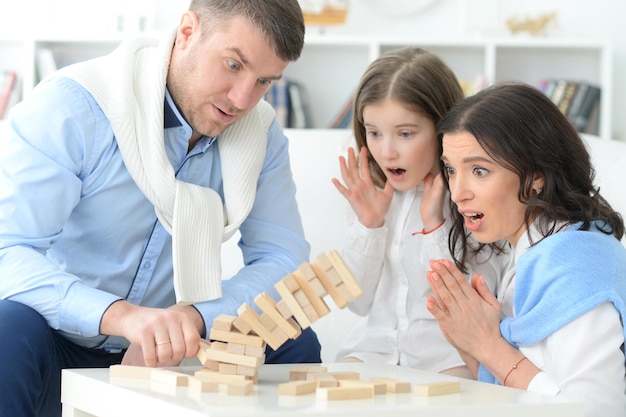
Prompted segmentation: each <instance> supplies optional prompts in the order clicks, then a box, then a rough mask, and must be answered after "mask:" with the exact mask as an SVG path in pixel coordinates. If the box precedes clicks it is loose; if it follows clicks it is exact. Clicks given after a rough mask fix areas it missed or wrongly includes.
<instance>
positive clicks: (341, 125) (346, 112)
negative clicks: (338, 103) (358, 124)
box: [330, 93, 354, 129]
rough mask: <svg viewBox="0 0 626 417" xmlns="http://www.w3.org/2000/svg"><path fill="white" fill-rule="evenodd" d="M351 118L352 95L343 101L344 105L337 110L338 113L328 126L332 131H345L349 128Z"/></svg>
mask: <svg viewBox="0 0 626 417" xmlns="http://www.w3.org/2000/svg"><path fill="white" fill-rule="evenodd" d="M352 116H354V93H352V94H350V97H348V99H347V100H346V101H345V103H344V105H343V106H342V107H341V109H339V113H337V116H335V120H333V122H332V124H331V125H330V127H331V128H333V129H347V128H350V127H351V122H352Z"/></svg>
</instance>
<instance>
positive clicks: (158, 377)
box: [150, 368, 189, 387]
mask: <svg viewBox="0 0 626 417" xmlns="http://www.w3.org/2000/svg"><path fill="white" fill-rule="evenodd" d="M188 377H189V375H187V374H184V373H182V372H175V371H171V370H169V369H160V368H152V373H151V374H150V380H151V381H152V382H158V383H160V384H165V385H169V386H171V387H186V386H187V379H188Z"/></svg>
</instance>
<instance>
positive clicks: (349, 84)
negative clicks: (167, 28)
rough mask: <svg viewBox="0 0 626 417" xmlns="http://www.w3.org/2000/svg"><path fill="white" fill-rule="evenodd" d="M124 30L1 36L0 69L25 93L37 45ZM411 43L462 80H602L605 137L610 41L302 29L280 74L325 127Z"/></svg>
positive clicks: (89, 45) (76, 54)
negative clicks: (299, 46) (299, 43)
mask: <svg viewBox="0 0 626 417" xmlns="http://www.w3.org/2000/svg"><path fill="white" fill-rule="evenodd" d="M122 36H123V35H121V34H120V35H114V36H109V37H106V36H105V37H100V38H97V37H94V38H81V39H72V38H56V39H55V38H45V39H43V38H36V39H26V40H24V39H0V70H2V69H12V70H14V71H17V73H18V74H19V76H20V77H21V79H22V89H23V95H26V94H28V93H29V92H30V91H31V90H32V88H33V87H34V86H35V84H36V82H37V80H38V79H37V71H36V67H37V63H36V56H37V50H38V49H39V48H49V49H51V50H52V51H53V53H54V55H55V58H56V61H57V64H58V65H59V66H63V65H67V64H70V63H73V62H77V61H80V60H84V59H88V58H92V57H95V56H98V55H101V54H104V53H107V52H109V51H111V50H113V49H114V48H115V46H116V45H117V44H118V43H119V42H120V41H121V39H122ZM157 36H159V35H158V34H157ZM409 45H413V46H419V47H422V48H425V49H428V50H431V51H433V52H435V53H437V54H438V55H439V56H441V57H442V58H443V59H444V61H445V62H447V63H448V65H450V67H451V68H452V69H453V70H454V71H455V72H456V74H457V76H458V77H459V79H463V80H469V81H473V80H474V79H476V77H477V76H479V75H482V76H483V77H484V79H485V81H486V83H487V84H491V83H494V82H498V81H505V80H508V81H523V82H526V83H529V84H531V85H535V86H538V85H539V83H540V81H541V80H542V79H544V78H565V79H572V80H585V81H587V82H591V83H594V84H597V85H598V86H600V87H601V88H602V96H601V106H600V109H601V110H600V124H599V132H598V134H599V136H601V137H604V138H610V137H611V129H612V127H611V126H612V125H611V123H612V114H611V103H612V96H611V95H612V90H613V88H612V49H611V45H610V43H609V42H607V41H602V40H597V41H593V40H571V39H567V40H566V39H561V40H558V39H549V38H546V39H540V38H526V39H524V38H496V39H494V38H489V39H448V40H436V39H426V38H424V39H416V38H381V37H362V36H360V37H355V36H334V35H324V34H317V35H312V36H307V38H306V43H305V48H304V51H303V53H302V56H301V57H300V59H299V60H298V61H297V62H295V63H292V64H290V65H289V66H288V67H287V70H286V73H285V76H286V77H287V78H289V79H292V80H294V81H297V82H298V83H300V84H301V85H302V86H303V87H304V89H305V90H304V93H305V97H306V98H307V100H308V110H309V112H310V115H311V118H312V121H313V127H315V128H327V127H329V126H330V125H331V123H332V121H333V120H334V118H335V116H336V115H337V114H338V113H339V111H340V109H341V108H342V107H343V106H344V104H345V102H346V101H347V100H348V99H349V97H350V96H351V94H352V92H353V90H354V88H356V85H357V83H358V80H359V78H360V76H361V74H362V73H363V71H364V70H365V68H366V67H367V65H368V64H369V63H370V62H371V61H372V60H374V59H375V58H377V57H378V56H380V55H381V54H383V53H385V52H387V51H389V50H392V49H395V48H399V47H404V46H409Z"/></svg>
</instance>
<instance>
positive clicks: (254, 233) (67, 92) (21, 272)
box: [0, 78, 310, 350]
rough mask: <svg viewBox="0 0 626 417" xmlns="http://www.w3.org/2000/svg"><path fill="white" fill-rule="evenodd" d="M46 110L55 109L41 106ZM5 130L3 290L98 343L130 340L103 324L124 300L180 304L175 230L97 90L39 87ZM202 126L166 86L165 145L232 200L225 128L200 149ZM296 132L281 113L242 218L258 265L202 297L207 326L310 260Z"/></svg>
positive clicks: (186, 172) (52, 84)
mask: <svg viewBox="0 0 626 417" xmlns="http://www.w3.org/2000/svg"><path fill="white" fill-rule="evenodd" d="M42 109H46V112H45V114H46V115H47V116H46V117H45V118H42V117H41V114H42V113H44V112H43V111H42ZM10 125H11V132H10V134H9V135H8V136H4V137H2V138H0V298H3V299H11V300H14V301H18V302H21V303H23V304H26V305H28V306H30V307H32V308H34V309H35V310H37V311H38V312H39V313H40V314H42V315H43V316H44V317H45V318H46V320H47V321H48V323H49V324H50V326H51V327H53V328H55V329H59V330H61V331H62V332H63V333H64V334H65V335H66V336H67V337H68V338H70V339H72V340H74V341H76V342H77V343H80V344H82V345H84V346H89V347H103V348H107V349H109V350H115V349H117V348H120V347H125V346H127V344H128V342H126V340H125V339H123V338H119V337H109V338H107V337H105V336H100V335H99V326H100V320H101V318H102V315H103V314H104V312H105V311H106V309H107V308H108V307H109V306H110V305H111V304H112V303H113V302H115V301H117V300H120V299H127V300H128V301H129V302H131V303H133V304H137V305H142V306H153V307H168V306H170V305H172V304H174V303H175V296H174V291H173V283H172V270H173V269H172V255H171V253H172V247H171V236H170V235H169V233H168V232H167V231H166V230H165V229H164V228H163V227H162V226H161V224H160V223H159V221H158V220H157V217H156V214H155V212H154V207H153V206H152V204H151V203H150V202H149V201H148V199H147V198H146V197H145V196H144V195H143V194H142V192H141V191H140V190H139V188H138V187H137V185H136V184H135V182H134V181H133V179H132V178H131V176H130V174H129V172H128V170H127V169H126V167H125V165H124V162H123V160H122V157H121V154H120V152H119V149H118V147H117V143H116V141H115V138H114V135H113V131H112V129H111V125H110V123H109V121H108V120H107V118H106V117H105V115H104V113H103V112H102V110H101V108H100V107H99V106H98V105H97V103H96V102H95V101H94V99H93V97H92V96H91V95H90V94H89V93H88V92H87V91H86V90H85V89H84V88H82V87H81V86H80V85H79V84H77V83H75V82H74V81H72V80H69V79H67V78H53V79H51V80H49V81H47V82H46V83H45V84H43V85H40V86H38V88H37V89H36V90H35V91H34V92H33V96H32V97H31V98H30V100H29V101H28V104H20V105H18V106H16V107H15V108H14V109H13V111H12V114H11V119H10ZM191 133H192V130H191V127H190V126H189V125H188V124H187V122H186V121H185V120H184V119H183V117H182V116H181V115H180V114H179V112H178V110H177V109H176V106H175V105H174V103H173V102H172V99H171V97H170V96H169V94H166V97H165V111H164V136H165V150H166V153H167V156H168V158H169V161H170V163H171V164H172V166H173V168H174V171H175V172H176V177H177V178H178V179H179V180H182V181H186V182H190V183H194V184H198V185H202V186H205V187H210V188H212V189H214V190H216V191H217V192H218V193H219V194H220V195H221V196H222V199H223V189H222V174H221V163H220V157H219V151H218V146H217V142H216V141H218V140H219V138H217V139H216V138H207V137H205V138H202V139H201V140H200V141H199V142H198V143H197V144H196V146H195V147H194V148H193V149H192V150H191V151H189V152H188V149H187V148H188V142H189V138H190V137H191ZM295 191H296V190H295V185H294V183H293V180H292V177H291V169H290V167H289V156H288V141H287V138H286V137H285V136H284V134H283V131H282V128H281V127H280V125H279V124H278V123H277V122H276V120H274V122H273V123H272V125H271V127H270V130H269V133H268V137H267V151H266V156H265V161H264V164H263V169H262V171H261V175H260V178H259V180H258V183H257V195H256V199H255V203H254V206H253V208H252V210H251V212H250V214H249V216H248V218H247V219H246V220H245V221H244V222H243V224H242V225H241V228H240V232H241V241H240V247H241V249H242V253H243V259H244V263H245V264H246V267H245V268H244V269H242V270H241V271H240V272H238V273H237V274H236V275H235V276H234V277H232V278H230V277H226V278H230V279H228V280H225V281H223V294H224V295H223V297H222V298H220V299H218V300H214V301H209V302H203V303H198V304H196V305H195V307H196V308H197V309H198V310H199V311H200V313H201V314H202V316H203V319H204V320H205V324H206V327H207V328H210V327H211V324H212V322H213V319H214V318H215V317H216V316H217V315H218V314H220V313H225V314H231V315H236V314H237V313H236V311H237V308H238V307H239V306H240V305H241V304H242V303H243V302H247V303H248V304H250V305H253V301H252V300H253V299H254V298H255V297H256V296H257V295H258V294H259V293H261V292H263V291H266V292H268V293H269V294H270V295H271V296H272V297H274V298H275V299H278V295H277V293H276V292H275V290H274V287H273V284H274V283H275V282H276V281H278V280H279V279H281V278H282V277H284V276H285V275H287V274H288V273H290V272H292V271H293V270H295V269H296V268H297V267H298V265H299V264H300V263H302V262H304V261H306V260H308V259H309V250H310V248H309V245H308V243H307V242H306V241H305V239H304V235H303V230H302V224H301V219H300V215H299V213H298V208H297V206H296V202H295Z"/></svg>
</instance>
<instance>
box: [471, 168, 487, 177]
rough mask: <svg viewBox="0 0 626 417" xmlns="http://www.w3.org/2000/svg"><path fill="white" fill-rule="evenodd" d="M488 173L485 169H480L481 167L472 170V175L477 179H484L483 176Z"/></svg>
mask: <svg viewBox="0 0 626 417" xmlns="http://www.w3.org/2000/svg"><path fill="white" fill-rule="evenodd" d="M488 173H489V171H488V170H487V169H485V168H481V167H476V168H474V174H475V175H476V176H477V177H484V176H485V175H487V174H488Z"/></svg>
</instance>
